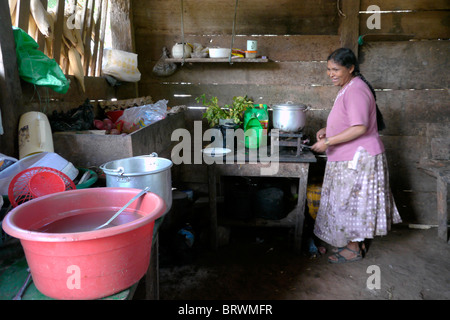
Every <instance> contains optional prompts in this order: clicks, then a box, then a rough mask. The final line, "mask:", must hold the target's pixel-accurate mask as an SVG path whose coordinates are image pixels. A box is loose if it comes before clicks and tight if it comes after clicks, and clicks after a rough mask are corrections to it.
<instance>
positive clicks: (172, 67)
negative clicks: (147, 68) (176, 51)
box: [153, 47, 177, 77]
mask: <svg viewBox="0 0 450 320" xmlns="http://www.w3.org/2000/svg"><path fill="white" fill-rule="evenodd" d="M168 57H169V51H168V50H167V48H166V47H164V48H163V53H162V55H161V58H160V59H159V60H158V62H157V63H156V64H155V66H154V67H153V74H154V75H155V76H158V77H168V76H170V75H172V74H174V73H175V71H176V70H177V65H176V64H175V63H173V62H166V59H167V58H168Z"/></svg>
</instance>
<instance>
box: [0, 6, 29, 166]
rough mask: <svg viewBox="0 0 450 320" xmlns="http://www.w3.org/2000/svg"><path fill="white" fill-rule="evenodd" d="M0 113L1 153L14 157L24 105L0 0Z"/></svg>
mask: <svg viewBox="0 0 450 320" xmlns="http://www.w3.org/2000/svg"><path fill="white" fill-rule="evenodd" d="M27 21H28V17H27ZM0 111H1V118H2V119H1V121H2V127H3V132H4V133H3V135H0V150H1V153H3V154H6V155H8V156H11V157H15V158H18V155H19V151H18V147H17V146H18V138H17V127H18V125H19V118H20V115H21V114H22V113H23V111H24V106H23V101H22V87H21V84H20V77H19V71H18V68H17V57H16V45H15V41H14V35H13V31H12V25H11V17H10V13H9V6H8V2H7V1H0Z"/></svg>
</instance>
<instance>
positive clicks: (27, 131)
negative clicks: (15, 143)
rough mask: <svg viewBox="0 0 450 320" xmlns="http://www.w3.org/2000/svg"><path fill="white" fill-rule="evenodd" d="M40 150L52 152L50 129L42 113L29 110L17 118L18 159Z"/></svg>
mask: <svg viewBox="0 0 450 320" xmlns="http://www.w3.org/2000/svg"><path fill="white" fill-rule="evenodd" d="M40 152H54V149H53V137H52V130H51V127H50V123H49V121H48V118H47V116H46V115H45V114H44V113H42V112H37V111H30V112H27V113H24V114H23V115H22V116H21V117H20V120H19V159H23V158H25V157H26V156H29V155H32V154H35V153H40Z"/></svg>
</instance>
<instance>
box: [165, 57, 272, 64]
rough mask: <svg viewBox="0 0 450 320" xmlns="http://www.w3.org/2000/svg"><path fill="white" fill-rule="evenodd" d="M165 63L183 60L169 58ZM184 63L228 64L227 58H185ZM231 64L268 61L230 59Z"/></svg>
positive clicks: (264, 60) (267, 60) (263, 60)
mask: <svg viewBox="0 0 450 320" xmlns="http://www.w3.org/2000/svg"><path fill="white" fill-rule="evenodd" d="M165 61H167V62H180V63H181V62H183V59H174V58H169V59H166V60H165ZM184 62H189V63H211V62H230V59H229V58H186V59H185V60H184ZM231 62H233V63H235V62H250V63H264V62H269V59H267V58H264V59H263V58H255V59H249V58H232V59H231Z"/></svg>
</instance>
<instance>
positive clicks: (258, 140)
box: [244, 104, 269, 149]
mask: <svg viewBox="0 0 450 320" xmlns="http://www.w3.org/2000/svg"><path fill="white" fill-rule="evenodd" d="M268 127H269V114H268V112H267V105H266V104H259V105H257V104H255V105H254V107H253V108H247V110H246V111H245V113H244V131H245V146H246V147H247V148H251V149H255V148H259V147H260V146H264V145H266V144H267V137H265V136H267V129H268ZM264 129H266V130H265V131H264Z"/></svg>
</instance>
